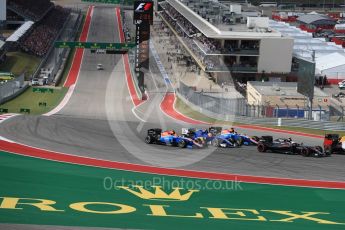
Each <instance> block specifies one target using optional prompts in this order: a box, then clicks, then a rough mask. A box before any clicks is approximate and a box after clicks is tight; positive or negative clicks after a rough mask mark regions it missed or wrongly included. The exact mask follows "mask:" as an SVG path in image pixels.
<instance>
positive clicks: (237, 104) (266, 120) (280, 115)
mask: <svg viewBox="0 0 345 230" xmlns="http://www.w3.org/2000/svg"><path fill="white" fill-rule="evenodd" d="M176 94H177V96H178V97H179V98H180V99H181V100H182V101H183V102H184V103H186V104H187V105H188V106H190V107H191V108H192V109H193V110H195V111H198V112H200V113H202V114H205V115H207V116H209V117H212V118H215V119H220V120H226V121H233V122H238V123H243V124H253V125H268V126H291V127H301V128H310V129H321V130H339V131H345V123H342V122H331V121H313V120H306V119H304V117H305V115H307V113H306V111H308V108H307V107H305V108H298V109H289V108H279V107H273V106H253V105H249V104H248V103H247V101H246V99H245V98H222V97H221V95H220V96H219V97H216V96H211V95H209V94H207V95H206V94H205V93H204V92H197V91H195V90H194V89H193V88H192V87H189V86H187V85H185V84H184V83H183V82H180V83H179V87H178V88H177V90H176ZM313 114H314V115H318V118H320V117H323V116H325V111H322V110H321V109H320V110H317V109H316V110H314V111H313Z"/></svg>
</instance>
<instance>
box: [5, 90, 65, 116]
mask: <svg viewBox="0 0 345 230" xmlns="http://www.w3.org/2000/svg"><path fill="white" fill-rule="evenodd" d="M32 89H33V87H29V88H28V89H27V90H26V91H25V92H24V93H22V94H21V95H19V96H18V97H16V98H15V99H13V100H11V101H8V102H6V103H4V104H2V105H0V108H4V109H8V112H9V113H19V112H20V109H21V108H23V109H30V114H33V115H39V114H44V113H47V112H49V111H50V110H52V109H53V108H55V107H56V106H57V105H58V104H59V103H60V101H61V100H62V99H63V97H64V96H65V94H66V92H67V90H68V88H54V92H53V93H37V92H32ZM40 102H45V103H47V106H46V107H44V106H39V103H40Z"/></svg>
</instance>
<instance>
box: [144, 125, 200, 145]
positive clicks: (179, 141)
mask: <svg viewBox="0 0 345 230" xmlns="http://www.w3.org/2000/svg"><path fill="white" fill-rule="evenodd" d="M203 135H204V134H203V133H200V132H196V131H195V130H194V129H187V130H186V131H184V130H183V133H182V135H181V136H178V135H177V134H176V133H175V131H174V130H167V131H164V132H162V129H149V130H148V131H147V136H146V138H145V142H146V143H147V144H160V145H169V146H178V147H180V148H187V147H188V148H193V147H197V148H203V147H205V146H206V141H205V139H204V138H203Z"/></svg>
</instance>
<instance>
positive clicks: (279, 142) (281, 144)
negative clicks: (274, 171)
mask: <svg viewBox="0 0 345 230" xmlns="http://www.w3.org/2000/svg"><path fill="white" fill-rule="evenodd" d="M257 149H258V151H259V152H266V151H271V152H275V153H285V154H296V155H302V156H304V157H311V156H313V157H323V156H327V154H326V153H325V152H324V151H323V149H322V147H321V146H305V145H303V144H299V143H295V142H293V141H292V140H291V138H288V139H285V138H279V139H275V140H273V137H272V136H262V137H261V139H260V140H259V142H258V146H257Z"/></svg>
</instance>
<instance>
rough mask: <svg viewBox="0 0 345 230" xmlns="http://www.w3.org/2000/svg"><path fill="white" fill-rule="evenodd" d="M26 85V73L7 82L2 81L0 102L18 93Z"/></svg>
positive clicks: (0, 84)
mask: <svg viewBox="0 0 345 230" xmlns="http://www.w3.org/2000/svg"><path fill="white" fill-rule="evenodd" d="M23 87H24V74H21V75H20V76H19V77H17V78H15V79H13V80H9V81H7V82H3V83H0V104H2V103H4V102H5V101H6V99H7V98H10V97H11V96H12V95H14V94H16V93H17V92H18V91H20V90H22V89H23Z"/></svg>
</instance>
